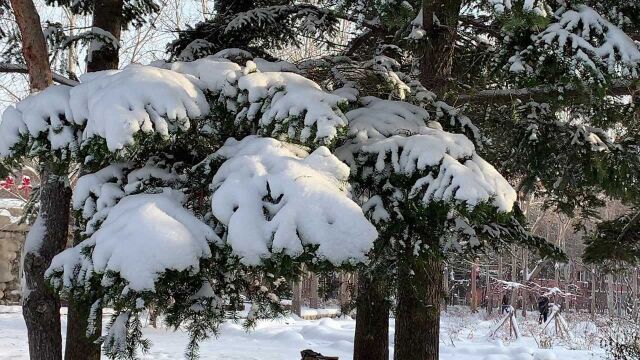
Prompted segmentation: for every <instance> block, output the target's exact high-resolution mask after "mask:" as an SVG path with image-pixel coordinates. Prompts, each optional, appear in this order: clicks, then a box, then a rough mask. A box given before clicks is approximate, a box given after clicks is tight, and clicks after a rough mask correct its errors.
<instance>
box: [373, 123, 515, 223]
mask: <svg viewBox="0 0 640 360" xmlns="http://www.w3.org/2000/svg"><path fill="white" fill-rule="evenodd" d="M362 152H364V153H370V154H374V155H377V159H376V165H375V169H376V171H378V172H382V171H386V170H387V169H388V167H390V169H391V170H392V171H394V172H396V173H400V174H403V175H412V174H414V173H415V172H417V171H428V172H429V173H428V175H426V176H424V177H422V178H420V179H418V180H417V181H416V183H415V184H414V186H413V188H412V189H411V196H418V195H419V194H423V195H422V201H423V202H425V203H429V202H430V201H432V200H455V201H460V202H465V203H466V204H467V205H469V206H475V205H477V204H479V203H481V202H485V201H492V203H493V205H495V206H496V207H497V208H498V209H499V210H501V211H505V212H508V211H511V209H512V208H513V203H514V202H515V200H516V192H515V190H514V189H513V188H512V187H511V185H509V183H508V182H507V181H506V180H505V179H504V178H503V177H502V175H500V173H498V171H497V170H496V169H495V168H494V167H493V166H491V165H490V164H489V163H487V162H486V161H485V160H484V159H482V158H481V157H480V156H478V155H477V154H476V153H475V148H474V146H473V143H472V142H471V141H470V140H469V139H468V138H467V137H466V136H464V135H461V134H451V133H448V132H445V131H442V130H437V129H427V130H426V132H425V133H423V134H421V135H414V136H409V137H402V136H392V137H390V138H387V139H383V140H380V141H375V142H370V143H368V144H366V145H364V146H362ZM388 154H389V155H390V156H388ZM435 170H437V172H436V171H435Z"/></svg>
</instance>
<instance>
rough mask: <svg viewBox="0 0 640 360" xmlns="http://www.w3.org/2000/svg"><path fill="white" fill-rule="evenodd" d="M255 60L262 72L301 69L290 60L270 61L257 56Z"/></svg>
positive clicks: (298, 70)
mask: <svg viewBox="0 0 640 360" xmlns="http://www.w3.org/2000/svg"><path fill="white" fill-rule="evenodd" d="M253 62H254V63H256V67H257V68H258V70H259V71H261V72H272V71H287V72H294V73H298V72H300V69H298V67H297V66H296V65H295V64H292V63H290V62H288V61H269V60H265V59H262V58H255V59H253Z"/></svg>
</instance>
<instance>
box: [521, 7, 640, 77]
mask: <svg viewBox="0 0 640 360" xmlns="http://www.w3.org/2000/svg"><path fill="white" fill-rule="evenodd" d="M537 44H538V45H540V47H543V48H549V47H553V48H554V51H556V52H565V51H569V52H570V53H571V56H572V57H571V63H572V66H573V67H577V66H578V65H582V66H584V67H586V68H587V69H590V70H592V71H593V72H594V73H595V75H596V76H597V78H598V80H604V79H605V78H606V74H605V73H603V71H602V70H601V69H600V67H604V68H606V71H607V72H609V73H620V74H621V75H622V76H632V77H634V78H635V77H638V67H639V63H640V49H638V46H637V45H636V43H635V42H634V41H633V40H632V39H631V38H630V37H629V36H628V35H627V34H625V33H624V31H622V30H621V29H620V28H619V27H617V26H616V25H614V24H612V23H611V22H609V21H608V20H607V19H605V18H604V17H602V16H601V15H600V14H598V13H597V12H596V11H595V10H594V9H592V8H590V7H588V6H586V5H575V6H573V7H572V8H569V9H567V10H566V11H564V12H563V13H561V14H559V15H558V20H557V21H556V22H554V23H552V24H550V25H549V26H548V27H547V28H546V29H545V30H544V31H543V32H542V33H540V34H539V35H537ZM531 50H533V49H527V50H524V51H523V52H521V55H527V53H528V52H530V51H531ZM512 59H513V61H512V65H511V67H512V68H513V70H515V71H522V69H523V67H525V66H524V65H518V66H516V64H518V63H520V61H519V58H512ZM516 60H518V61H516ZM542 60H543V59H540V60H539V61H542Z"/></svg>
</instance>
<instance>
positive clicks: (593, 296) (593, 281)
mask: <svg viewBox="0 0 640 360" xmlns="http://www.w3.org/2000/svg"><path fill="white" fill-rule="evenodd" d="M596 285H597V282H596V268H595V267H594V268H593V269H591V318H592V319H595V318H596Z"/></svg>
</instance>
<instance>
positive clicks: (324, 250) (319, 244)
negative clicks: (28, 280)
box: [0, 57, 527, 358]
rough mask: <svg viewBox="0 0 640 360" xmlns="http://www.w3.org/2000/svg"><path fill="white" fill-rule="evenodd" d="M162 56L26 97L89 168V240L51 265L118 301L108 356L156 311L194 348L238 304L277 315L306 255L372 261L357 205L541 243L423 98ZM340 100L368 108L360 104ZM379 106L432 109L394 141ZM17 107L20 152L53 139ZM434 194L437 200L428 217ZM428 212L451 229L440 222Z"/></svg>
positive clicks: (134, 344) (83, 198) (497, 180)
mask: <svg viewBox="0 0 640 360" xmlns="http://www.w3.org/2000/svg"><path fill="white" fill-rule="evenodd" d="M263 64H265V65H266V64H267V63H266V62H264V63H263ZM157 66H159V67H149V66H135V65H131V66H129V67H127V68H125V69H123V70H122V71H117V72H104V73H96V74H95V75H91V76H88V75H87V76H86V77H85V78H84V79H82V80H83V82H82V83H81V84H80V85H78V86H76V87H74V88H71V89H70V88H68V87H64V86H56V87H51V88H49V89H47V90H45V91H44V92H41V93H39V94H38V95H37V96H34V97H31V98H29V99H28V101H31V102H32V103H35V104H37V105H38V106H32V107H33V108H41V109H43V110H42V111H41V112H38V113H37V114H36V115H39V116H40V117H41V122H42V123H43V124H45V125H46V124H48V123H49V122H51V121H52V120H51V119H65V122H64V123H63V126H62V127H60V128H59V129H58V130H59V133H62V134H65V133H67V134H70V135H74V136H67V137H65V138H64V139H66V140H65V141H66V146H65V148H69V149H72V150H74V151H76V152H75V153H74V155H75V156H76V157H77V158H82V159H84V160H83V165H84V166H85V168H86V169H87V170H88V171H90V173H89V174H87V175H84V176H82V177H81V178H80V179H79V180H78V184H77V187H76V190H75V192H74V197H73V205H74V209H76V214H77V216H78V217H79V218H81V219H83V222H84V224H85V227H84V229H83V230H82V234H83V236H84V237H85V238H86V240H84V241H83V242H82V243H80V244H79V245H78V246H76V247H74V248H71V249H68V250H66V251H65V252H63V253H62V254H60V255H58V256H57V257H56V258H55V259H54V261H53V264H52V266H51V268H50V269H49V276H50V277H51V279H52V281H53V283H54V284H55V285H56V287H57V288H58V289H60V290H62V291H63V292H64V291H69V290H70V289H74V291H87V292H91V293H95V294H99V295H100V298H99V300H98V301H96V303H95V304H94V305H95V307H99V306H103V305H107V304H108V305H109V306H112V307H113V308H114V309H115V310H116V312H115V314H114V318H113V320H112V322H111V324H110V326H109V330H108V332H107V334H106V335H105V336H104V337H103V338H102V340H103V344H104V349H105V352H106V353H107V355H109V356H110V357H118V356H120V357H126V358H132V357H135V356H136V355H137V350H138V349H139V348H142V349H144V348H145V347H146V346H147V345H148V344H147V343H146V342H145V341H144V340H143V339H142V338H141V331H140V326H141V322H140V318H139V315H140V312H141V311H142V310H143V309H144V308H145V307H149V306H155V307H157V308H159V309H160V310H161V311H162V312H163V313H164V314H165V315H166V319H167V322H168V323H169V324H170V325H173V326H180V325H186V326H187V328H188V330H189V332H190V334H191V336H192V341H191V342H190V344H189V347H188V350H187V354H188V355H189V357H195V356H196V355H197V349H198V347H197V342H198V341H199V340H201V339H203V338H204V337H206V336H208V335H209V334H211V333H215V331H216V329H217V326H218V325H219V324H220V322H221V321H222V320H223V318H224V316H225V313H226V311H225V310H226V309H227V307H226V306H231V307H232V308H237V305H238V304H239V303H240V302H241V300H240V299H241V295H247V296H248V297H249V299H250V300H251V301H252V302H253V306H252V310H251V311H250V315H249V317H248V325H250V324H251V321H252V320H254V319H255V318H256V317H258V316H265V315H269V314H271V313H273V312H277V311H278V309H279V300H278V299H279V298H278V295H279V294H280V292H281V291H282V290H283V286H284V285H285V284H286V282H285V281H283V280H282V279H281V278H282V277H286V275H291V274H295V271H296V269H297V266H296V265H295V264H298V263H300V262H305V263H308V264H311V265H314V266H322V265H333V266H335V265H341V264H344V263H352V262H353V261H363V260H364V259H365V254H366V253H367V252H368V251H369V250H370V248H371V245H372V242H373V240H374V239H375V238H376V236H377V232H376V230H375V228H374V226H373V225H371V223H370V222H369V221H368V220H367V219H366V218H365V216H364V214H363V212H362V210H361V208H360V206H358V204H356V202H354V200H356V201H358V202H359V203H361V204H364V205H365V208H366V209H367V210H371V214H373V215H371V216H372V218H373V219H376V220H377V221H379V222H380V223H381V224H385V221H384V220H385V215H384V214H385V212H386V214H387V215H389V216H390V217H391V216H393V217H394V218H395V217H396V216H406V217H407V221H402V222H400V223H399V224H406V226H405V225H400V226H401V227H403V228H405V229H404V230H402V231H400V233H403V234H407V233H408V234H411V235H410V236H411V237H410V238H407V239H411V240H412V241H413V240H415V236H417V235H415V234H417V233H414V230H413V229H411V227H415V230H416V231H417V232H418V233H421V232H422V231H423V230H425V229H430V230H429V231H434V232H433V233H431V232H430V233H429V234H431V235H432V236H433V237H432V238H438V239H439V237H440V236H441V235H443V234H444V233H445V232H447V231H455V230H456V229H460V230H461V231H462V229H464V231H465V234H467V236H469V238H470V240H471V241H470V242H469V241H455V242H452V243H451V244H456V246H460V248H461V249H462V248H464V247H465V246H467V245H466V244H471V245H470V246H471V247H473V246H477V245H480V243H479V242H475V241H476V239H478V238H477V237H476V236H473V234H472V233H470V231H471V230H473V226H472V225H473V224H483V226H485V227H483V228H482V230H478V231H481V232H482V233H485V234H490V235H491V236H493V237H500V238H503V240H505V241H506V240H509V238H511V239H518V240H521V239H526V238H527V237H526V236H525V237H521V236H520V235H522V230H523V229H522V228H521V227H519V226H517V223H513V222H512V219H513V218H512V216H511V215H508V214H506V212H507V211H509V210H510V209H511V205H512V202H513V199H514V191H513V189H511V187H510V186H509V185H508V184H507V183H506V181H505V180H504V179H503V178H502V177H501V176H500V175H499V174H498V173H497V172H496V171H495V170H494V169H493V168H492V167H491V166H490V165H488V164H487V163H486V162H484V161H483V160H482V159H481V158H480V157H479V156H477V154H475V151H474V147H473V145H472V143H471V142H470V141H469V140H467V139H466V138H465V137H464V136H463V135H454V134H450V133H447V132H445V131H443V130H441V129H440V128H439V127H438V123H437V122H435V121H433V122H431V123H430V125H431V126H432V127H433V128H429V127H427V122H426V121H427V118H426V117H424V114H425V113H424V110H421V109H420V108H417V107H415V106H412V105H410V104H408V103H402V102H398V103H390V102H389V103H386V102H385V101H384V100H379V99H375V98H362V99H357V97H354V96H353V95H354V94H355V93H356V92H355V89H353V88H351V89H345V88H343V89H336V90H337V91H336V92H335V93H329V92H326V91H325V90H323V89H322V88H320V86H318V85H317V84H316V83H315V82H313V81H311V80H309V79H307V78H305V77H303V76H301V75H298V74H295V73H291V72H261V71H259V70H258V69H257V66H256V65H255V63H253V62H248V63H247V64H246V66H240V65H237V64H235V63H233V62H230V61H228V60H225V59H220V58H216V57H208V58H203V59H200V60H197V61H194V62H190V63H189V62H187V63H185V62H177V63H165V64H157ZM340 93H344V94H348V95H349V97H350V98H351V100H359V102H355V101H352V103H351V105H349V101H348V100H349V99H348V98H345V97H343V96H341V95H338V94H340ZM54 95H58V97H57V98H55V101H54V97H53V96H54ZM98 100H99V101H98ZM380 102H382V103H380ZM361 104H365V105H366V106H363V105H361ZM376 104H378V105H376ZM380 105H383V106H389V107H391V108H392V109H395V111H397V112H399V113H400V114H401V115H405V116H406V115H407V114H413V112H417V113H418V114H420V115H418V116H417V115H415V114H414V115H413V116H414V117H413V118H412V120H413V123H414V124H413V127H412V128H410V129H408V133H411V132H414V131H415V134H416V135H413V136H399V135H397V136H392V137H388V136H389V135H390V134H389V133H388V131H391V132H393V133H395V132H396V131H395V130H396V129H397V127H394V125H393V123H392V128H391V130H385V127H384V125H385V121H387V119H386V118H385V119H382V121H377V120H376V118H375V117H374V118H373V119H372V118H371V111H370V110H371V109H376V106H380ZM349 106H351V107H355V108H360V107H362V108H361V109H354V110H353V111H352V112H351V115H352V116H354V118H353V119H352V121H351V124H349V126H348V129H347V125H348V121H347V120H348V118H349V116H348V117H345V116H344V114H343V111H342V110H343V109H345V110H346V109H347V108H348V107H349ZM440 106H442V105H440ZM20 108H21V106H20V105H18V109H20ZM44 109H46V111H45V110H44ZM358 110H361V111H360V112H363V111H362V110H364V114H363V117H362V118H361V119H360V120H358V119H356V118H355V116H356V114H357V113H358ZM374 111H375V110H374ZM407 112H408V113H407ZM16 113H17V114H21V113H20V112H19V110H9V111H7V113H6V114H7V117H6V118H5V119H4V120H3V121H2V123H1V124H0V127H2V133H3V143H2V146H3V149H4V151H5V154H6V155H9V154H11V152H12V151H15V150H16V149H22V148H24V147H25V146H26V145H29V144H31V143H33V142H34V139H36V138H37V137H41V136H42V135H41V133H42V131H40V130H37V131H36V132H30V129H29V128H28V127H26V125H25V124H26V122H25V118H24V116H14V115H16ZM382 114H384V115H388V113H384V112H382ZM22 115H23V114H22ZM351 115H350V116H351ZM391 115H393V113H391ZM421 116H422V117H421ZM400 117H401V116H400ZM395 120H401V119H395ZM64 124H68V125H64ZM403 124H404V123H403ZM403 126H404V125H403ZM45 129H46V127H45ZM252 134H256V135H259V136H256V135H252ZM375 134H380V136H377V135H375ZM264 136H271V138H268V137H264ZM233 137H235V138H238V139H241V140H235V139H233ZM276 139H278V140H276ZM283 141H286V142H283ZM337 146H341V147H340V149H339V150H336V151H337V152H336V153H337V154H342V155H341V156H343V158H344V159H345V160H349V162H350V163H351V166H352V167H353V170H355V171H357V172H358V177H357V179H362V181H365V182H367V181H373V183H372V188H371V190H374V191H375V192H376V193H378V192H379V194H377V195H378V196H377V197H376V196H374V194H373V193H362V194H358V197H357V198H356V199H354V200H351V199H350V195H349V191H348V189H349V186H348V182H347V180H348V176H349V172H350V171H349V170H350V169H349V167H348V166H347V165H345V164H344V163H342V162H340V161H339V160H338V159H337V158H336V157H335V156H334V155H332V154H331V152H330V150H329V149H330V148H336V147H337ZM307 149H315V150H314V151H312V152H309V150H307ZM387 152H390V153H391V158H390V159H389V161H387V160H386V159H387ZM375 159H377V160H375ZM351 160H353V161H351ZM372 162H373V163H375V164H376V165H374V166H373V167H372ZM367 169H369V170H367ZM438 173H441V175H442V176H441V178H438V177H437V176H435V175H436V174H438ZM374 174H375V176H372V175H374ZM429 179H431V180H429ZM435 179H437V181H438V183H433V184H431V186H430V185H429V184H430V183H431V182H432V181H433V180H435ZM396 181H399V183H396ZM416 183H417V184H418V185H417V186H414V185H415V184H416ZM385 184H388V186H385ZM394 186H395V187H396V189H395V190H394V189H393V187H394ZM402 194H404V195H402ZM430 203H433V204H439V206H436V207H435V208H434V209H438V210H428V209H431V207H430V206H426V205H427V204H430ZM455 204H459V205H455ZM372 205H376V206H372ZM405 207H406V210H402V209H403V208H405ZM396 208H397V209H396ZM403 211H405V212H406V211H408V212H406V213H405V212H403ZM429 211H436V212H435V213H434V214H439V215H440V217H433V218H432V217H431V216H427V215H428V214H429ZM381 214H382V216H381ZM431 215H433V214H431ZM480 215H482V216H480ZM476 216H478V217H477V218H476ZM410 217H415V219H414V218H410ZM414 220H416V221H414ZM427 220H428V221H427ZM423 221H427V223H428V224H432V221H433V224H438V225H437V226H435V227H433V228H431V227H429V226H427V227H426V228H425V226H426V225H427V223H422V222H423ZM465 221H466V222H465ZM448 224H449V225H448ZM514 224H515V225H516V226H515V227H514V226H512V225H514ZM440 225H441V226H440ZM451 225H454V226H453V227H452V226H451ZM465 225H466V226H465ZM391 227H392V226H391ZM382 229H385V231H387V232H389V231H390V230H387V229H386V227H385V226H384V225H383V226H382ZM513 231H516V232H518V234H516V235H517V236H514V233H513ZM387 235H388V236H389V237H387V238H386V239H387V240H390V239H391V235H390V233H389V234H387ZM396 236H397V235H396ZM399 243H401V244H403V245H401V246H399V247H398V250H399V252H400V253H403V252H404V251H405V250H407V249H408V248H407V247H406V246H411V247H412V249H415V251H416V254H417V255H418V256H417V257H414V256H413V255H409V254H407V257H406V259H413V258H417V259H419V258H420V256H421V252H424V251H427V249H430V248H429V247H428V246H420V245H416V244H414V243H412V244H411V245H410V244H409V243H408V242H399ZM400 249H401V250H400ZM432 250H433V249H432ZM394 251H395V250H394ZM411 254H413V250H412V251H411ZM402 263H403V264H405V265H403V266H406V263H404V262H402ZM258 272H260V273H263V274H264V273H266V274H267V275H266V276H265V277H260V276H258Z"/></svg>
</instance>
